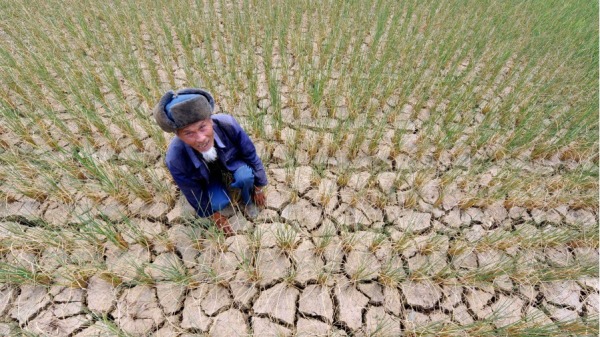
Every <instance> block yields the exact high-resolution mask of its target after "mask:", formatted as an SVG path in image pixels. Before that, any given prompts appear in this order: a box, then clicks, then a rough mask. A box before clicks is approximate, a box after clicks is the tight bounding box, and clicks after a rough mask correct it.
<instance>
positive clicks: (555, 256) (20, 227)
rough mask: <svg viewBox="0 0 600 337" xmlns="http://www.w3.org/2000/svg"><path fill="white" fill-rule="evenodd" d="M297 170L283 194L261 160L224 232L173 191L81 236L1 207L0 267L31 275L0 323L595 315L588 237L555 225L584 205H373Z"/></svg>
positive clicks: (249, 325) (194, 330) (75, 328)
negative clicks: (153, 209)
mask: <svg viewBox="0 0 600 337" xmlns="http://www.w3.org/2000/svg"><path fill="white" fill-rule="evenodd" d="M312 174H313V172H312V169H311V168H309V167H300V168H297V169H296V170H295V171H294V172H293V179H292V181H291V186H292V187H293V188H294V189H296V190H297V191H298V194H293V193H289V192H288V188H287V187H286V186H290V185H289V183H290V181H289V179H288V178H286V177H287V175H286V174H285V172H284V170H283V169H271V170H270V171H269V175H270V177H271V179H272V183H271V186H270V187H269V190H268V204H267V207H266V209H264V210H263V211H262V212H261V214H260V217H259V219H258V220H256V221H255V222H254V223H251V222H248V221H247V220H246V219H245V218H244V217H243V216H242V215H241V213H240V212H235V211H233V210H231V212H230V214H229V216H230V221H231V222H232V223H233V224H234V227H235V228H236V229H237V235H234V236H232V237H229V238H225V237H223V236H220V235H219V234H218V233H214V232H211V231H204V230H202V227H200V225H199V224H198V222H197V221H196V222H194V221H192V220H190V217H189V215H190V209H188V208H187V207H186V203H185V202H184V201H183V200H180V201H179V202H178V203H177V205H176V206H175V207H174V208H172V209H163V210H162V211H157V212H159V213H160V214H159V216H158V217H156V218H149V219H139V218H130V219H127V221H124V223H126V225H124V224H123V223H121V224H120V225H116V227H115V228H116V229H117V230H116V233H118V235H116V236H111V235H110V233H109V232H107V231H105V232H103V235H104V236H103V237H104V238H105V240H101V241H98V242H96V243H95V244H93V243H92V242H93V241H90V240H89V238H88V239H86V237H84V236H80V235H77V234H74V233H75V232H73V233H71V232H69V231H66V230H65V231H60V230H57V229H55V228H52V227H44V228H42V227H38V226H35V223H34V222H31V219H33V218H32V216H31V214H29V215H28V213H27V205H24V204H22V205H21V206H20V208H19V210H20V211H19V210H17V211H15V210H16V205H11V204H5V205H4V206H3V214H2V215H3V218H4V219H5V220H4V221H3V222H2V223H1V225H0V226H1V230H0V239H1V240H2V241H1V242H2V243H3V245H2V247H3V258H2V263H3V265H5V266H8V265H10V266H19V268H21V269H22V270H23V271H25V273H23V274H24V275H29V277H33V279H34V280H29V282H22V283H20V284H19V283H18V282H14V283H12V284H5V285H2V286H1V287H0V317H1V318H0V322H1V323H0V335H11V334H19V333H28V334H38V335H44V336H46V335H48V336H78V337H79V336H107V335H132V336H150V335H151V336H193V335H210V336H247V335H255V336H292V335H293V336H366V335H376V336H396V335H401V334H405V335H410V333H414V334H415V335H417V334H421V333H422V334H424V335H437V334H438V332H441V331H444V332H446V333H450V334H452V335H461V334H462V335H477V334H478V333H477V332H478V331H479V332H481V331H486V330H485V329H487V331H493V330H494V329H496V330H495V331H505V332H506V331H509V332H510V331H511V330H502V329H511V328H512V329H527V328H528V327H530V328H531V327H536V326H537V327H546V328H548V327H552V326H560V325H561V324H577V323H579V324H583V325H585V324H592V325H593V324H595V323H593V322H589V320H591V319H597V316H598V294H599V289H598V280H597V279H596V278H594V277H579V278H578V279H572V278H571V276H572V275H585V274H586V272H585V271H582V270H578V269H574V268H576V267H579V268H583V267H585V266H594V265H597V264H598V249H597V248H594V247H593V245H592V246H589V245H587V246H586V245H585V244H584V243H580V244H579V245H578V244H576V243H575V242H574V240H575V239H573V238H572V237H571V239H570V241H569V242H564V241H561V240H560V238H561V237H563V236H564V232H561V229H562V228H568V227H569V226H571V227H574V228H578V229H579V230H582V229H585V228H588V229H591V230H595V231H597V215H596V214H594V213H592V212H590V211H586V210H573V209H569V208H567V207H559V208H556V209H552V210H550V211H542V210H533V211H527V210H525V209H523V208H519V207H512V208H510V209H506V208H505V207H504V206H503V205H502V204H495V205H491V206H489V207H486V208H474V207H471V208H461V207H459V206H458V205H457V204H456V200H454V199H453V198H452V197H450V196H449V197H446V198H444V202H443V203H442V204H441V205H440V206H439V207H434V206H433V205H429V206H430V207H429V210H427V209H425V208H423V207H421V208H420V209H418V210H410V209H405V208H401V207H399V206H386V207H385V208H384V209H378V208H376V207H373V206H372V205H370V204H368V203H366V202H364V201H361V200H358V201H352V200H346V196H347V195H348V196H352V195H353V194H352V193H350V192H351V191H352V190H360V189H361V188H362V187H363V186H362V184H364V183H365V181H364V180H363V179H361V177H360V174H357V175H353V176H351V177H350V178H349V183H348V184H347V186H346V187H343V188H342V187H339V186H336V183H335V180H333V179H327V178H325V179H323V180H321V182H320V184H319V185H318V186H311V184H310V177H311V175H312ZM378 184H379V185H380V187H382V186H383V188H385V187H386V186H387V184H390V182H389V181H387V180H386V176H385V175H382V176H380V177H379V180H378ZM327 190H331V191H332V192H334V193H332V194H331V195H332V198H331V199H330V200H329V201H328V204H327V205H325V207H322V206H320V205H319V203H320V202H322V201H323V200H322V197H319V196H322V195H323V191H327ZM432 193H433V191H432ZM316 198H320V199H319V200H320V201H319V202H317V201H316ZM421 205H422V206H423V205H426V203H422V204H421ZM11 207H12V208H11ZM10 212H12V213H10ZM15 214H16V215H15ZM105 217H106V215H105ZM158 219H166V221H159V220H158ZM117 222H118V221H117ZM167 224H168V225H167ZM96 228H103V227H100V226H98V227H96ZM106 228H108V227H106ZM81 232H82V231H80V233H81ZM561 233H562V234H561ZM561 235H563V236H561ZM564 237H568V236H564ZM86 240H87V241H86ZM582 240H583V238H582ZM37 241H40V242H43V245H36V242H37ZM9 242H10V243H11V244H12V245H11V246H10V247H7V243H9ZM582 242H584V241H582ZM40 247H43V248H40ZM544 271H548V272H544ZM552 271H554V274H553V273H552ZM557 271H558V272H557ZM570 271H571V272H572V274H568V273H569V272H570ZM4 272H6V271H4ZM4 272H2V273H4ZM27 272H29V273H27ZM560 272H562V273H563V274H560ZM15 274H18V273H17V272H16V271H15ZM588 274H589V273H588ZM25 277H26V276H25ZM32 281H35V282H32ZM469 329H471V330H469ZM477 329H483V330H477ZM514 331H516V330H514ZM452 332H453V333H452Z"/></svg>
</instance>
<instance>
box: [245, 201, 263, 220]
mask: <svg viewBox="0 0 600 337" xmlns="http://www.w3.org/2000/svg"><path fill="white" fill-rule="evenodd" d="M259 212H260V211H259V210H258V206H256V204H255V203H253V202H251V203H249V204H248V205H246V206H244V213H246V217H248V219H251V220H254V219H256V218H257V217H258V213H259Z"/></svg>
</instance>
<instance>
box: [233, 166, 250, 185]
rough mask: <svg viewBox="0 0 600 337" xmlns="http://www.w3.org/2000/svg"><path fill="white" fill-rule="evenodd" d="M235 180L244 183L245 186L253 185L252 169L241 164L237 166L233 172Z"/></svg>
mask: <svg viewBox="0 0 600 337" xmlns="http://www.w3.org/2000/svg"><path fill="white" fill-rule="evenodd" d="M234 178H235V182H236V183H239V184H240V185H244V186H246V187H249V186H252V185H254V173H252V169H251V168H250V167H249V166H247V165H243V166H240V168H238V169H237V170H236V171H235V173H234Z"/></svg>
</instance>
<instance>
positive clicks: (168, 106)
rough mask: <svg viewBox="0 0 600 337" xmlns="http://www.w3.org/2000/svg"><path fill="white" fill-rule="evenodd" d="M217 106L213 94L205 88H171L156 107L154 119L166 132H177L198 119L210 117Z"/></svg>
mask: <svg viewBox="0 0 600 337" xmlns="http://www.w3.org/2000/svg"><path fill="white" fill-rule="evenodd" d="M214 108H215V100H214V99H213V97H212V95H211V94H210V93H209V92H208V91H206V90H203V89H196V88H186V89H181V90H179V91H177V92H173V91H172V90H169V91H168V92H167V93H165V94H164V95H163V97H162V98H161V99H160V101H158V104H157V105H156V107H154V111H153V114H154V119H155V120H156V123H157V124H158V126H160V128H161V129H163V130H164V131H165V132H173V133H174V132H176V131H177V130H178V129H181V128H183V127H186V126H188V125H190V124H192V123H195V122H197V121H201V120H205V119H209V118H210V115H211V114H212V112H213V110H214Z"/></svg>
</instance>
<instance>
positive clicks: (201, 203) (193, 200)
mask: <svg viewBox="0 0 600 337" xmlns="http://www.w3.org/2000/svg"><path fill="white" fill-rule="evenodd" d="M167 168H168V169H169V172H171V176H172V177H173V180H174V181H175V184H177V187H179V190H180V191H181V193H182V194H183V195H184V196H185V198H186V199H187V201H188V202H189V203H190V205H191V206H192V207H193V208H194V210H195V211H196V213H197V214H198V216H200V217H203V218H206V217H208V216H210V215H211V214H212V213H213V211H212V208H211V206H210V202H209V199H208V192H207V191H206V189H205V188H203V187H202V186H201V185H200V184H199V183H198V182H197V181H194V180H192V179H190V178H189V177H187V176H186V175H185V174H184V173H183V172H182V171H180V170H179V169H178V168H177V167H176V166H175V165H173V164H172V163H168V162H167Z"/></svg>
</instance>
